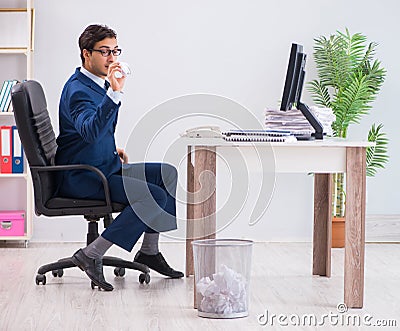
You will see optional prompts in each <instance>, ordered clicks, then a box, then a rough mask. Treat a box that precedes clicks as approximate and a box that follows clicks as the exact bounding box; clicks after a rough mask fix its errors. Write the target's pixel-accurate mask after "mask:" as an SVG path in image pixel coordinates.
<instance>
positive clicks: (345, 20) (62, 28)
mask: <svg viewBox="0 0 400 331" xmlns="http://www.w3.org/2000/svg"><path fill="white" fill-rule="evenodd" d="M35 8H36V35H35V40H36V44H35V48H36V49H35V74H34V76H35V78H36V79H37V80H39V81H40V82H41V83H42V84H43V85H44V88H45V92H46V95H47V99H48V106H49V110H50V112H51V117H52V120H53V123H54V126H55V129H56V131H58V128H57V120H58V116H57V108H58V99H59V96H60V92H61V89H62V86H63V84H64V82H65V81H66V80H67V78H68V77H69V76H70V75H71V74H72V73H73V71H74V69H75V67H77V66H79V65H80V58H79V49H78V44H77V40H78V37H79V35H80V33H81V32H82V31H83V30H84V28H85V27H86V26H87V25H88V24H91V23H105V24H107V25H109V26H110V27H112V28H113V29H115V30H116V31H117V33H118V41H119V45H120V46H121V48H122V49H123V54H122V55H121V57H120V59H121V60H124V61H127V62H129V63H130V64H131V66H132V69H133V72H134V74H133V77H129V81H128V82H127V84H126V89H125V96H124V97H125V100H124V103H123V107H122V109H121V112H120V115H119V125H118V128H117V131H118V132H117V140H118V143H119V144H120V145H121V146H124V145H125V144H126V143H127V139H128V136H129V134H130V132H131V129H132V128H133V127H134V126H135V124H137V123H138V121H139V119H140V118H141V117H142V116H143V115H144V114H146V113H147V112H148V111H150V110H151V109H152V108H154V107H155V106H157V105H159V104H161V103H163V102H165V101H166V100H169V99H172V98H176V97H178V96H182V95H188V94H194V93H209V94H214V95H219V96H223V97H226V98H228V99H232V100H233V101H235V102H237V103H239V104H241V105H243V106H244V107H246V108H247V109H249V110H250V111H251V112H252V113H253V114H254V116H255V117H256V118H258V119H259V120H260V121H262V120H263V110H264V109H265V107H267V106H269V107H276V106H277V104H278V101H279V100H280V98H281V94H282V89H283V82H284V77H285V73H286V67H287V60H288V52H289V47H290V44H291V42H298V43H301V44H303V45H304V48H305V51H306V52H307V53H308V55H309V57H308V59H309V60H308V64H307V76H306V80H311V79H313V78H315V76H316V74H315V68H314V63H313V60H312V47H313V38H316V37H318V36H319V35H328V34H330V33H333V32H335V31H336V30H337V29H340V30H343V29H344V28H345V27H348V28H349V29H350V32H352V33H355V32H361V33H363V34H365V35H367V36H368V38H369V40H371V41H377V42H378V43H379V47H378V50H377V57H378V58H379V59H380V60H381V61H382V64H383V66H384V67H385V68H386V69H387V72H388V74H387V79H386V82H385V84H384V86H383V88H382V92H381V93H380V95H379V97H378V99H377V100H376V102H375V103H374V105H373V110H372V114H371V115H370V116H367V117H366V118H364V119H363V121H362V124H361V125H360V126H356V127H352V128H351V129H350V131H351V135H352V136H354V137H357V138H365V136H366V133H367V131H368V128H369V126H370V124H371V123H373V122H378V123H380V122H382V123H384V125H385V130H386V132H387V133H388V135H389V138H390V146H389V149H390V163H389V164H388V166H387V167H386V169H385V170H383V171H380V172H379V174H378V175H377V176H376V177H375V178H373V179H368V182H367V186H368V198H367V199H368V200H367V213H369V214H400V207H399V204H398V201H397V200H398V196H399V195H398V193H397V187H398V185H396V184H397V183H398V182H399V174H398V171H397V169H399V168H400V159H399V155H398V154H397V153H396V151H398V150H399V148H400V142H399V138H398V130H397V129H396V127H397V125H398V122H399V115H398V109H397V100H398V90H397V89H398V87H399V83H398V77H400V66H399V65H398V56H399V55H398V53H399V46H398V42H397V40H398V23H396V22H397V12H398V10H397V9H398V2H397V1H396V0H384V1H381V2H380V3H379V4H378V3H377V2H376V1H372V0H353V1H345V0H336V1H318V0H304V1H295V0H291V1H264V0H253V1H244V0H240V1H232V0H221V1H211V0H204V1H184V0H169V1H137V0H134V1H121V0H116V1H105V0H86V1H77V0H69V1H59V0H58V1H57V0H56V1H46V0H35ZM303 99H304V100H305V101H308V102H309V103H310V104H311V102H310V98H309V96H308V93H307V92H304V97H303ZM199 121H200V122H201V120H199ZM199 121H197V120H196V119H194V118H193V123H185V125H186V124H189V125H187V126H195V125H197V124H198V123H199ZM203 121H204V119H203ZM176 133H178V132H173V134H174V135H175V134H176ZM130 147H132V146H130ZM156 151H157V148H156ZM130 153H131V156H132V158H134V150H133V152H132V151H130ZM163 153H164V151H163V150H162V147H160V150H159V155H160V156H162V155H163ZM132 154H133V155H132ZM156 154H157V153H156ZM180 170H182V177H184V170H185V167H184V166H183V167H182V166H181V167H180ZM254 176H255V177H253V179H251V180H255V181H256V180H257V174H254ZM181 180H182V181H184V178H183V179H181ZM312 183H313V181H312V177H311V176H307V175H303V176H302V175H282V176H279V177H277V180H276V190H275V194H274V196H273V199H272V201H271V204H270V206H269V208H268V210H267V212H266V213H265V215H264V217H263V219H262V220H261V221H260V222H259V223H257V224H256V225H254V226H252V227H250V226H248V224H247V219H248V217H249V213H250V211H249V210H248V209H247V208H244V210H243V213H242V214H241V215H240V217H239V218H238V219H237V220H235V221H234V222H233V223H232V224H231V225H230V226H228V227H227V228H226V229H225V230H223V231H222V232H221V233H220V234H219V236H220V237H223V236H231V237H249V238H253V239H257V240H263V239H264V240H311V233H312V199H311V197H312ZM182 186H184V182H183V183H182ZM288 206H289V207H288ZM178 211H179V215H180V217H184V213H185V209H184V206H183V205H180V206H179V209H178ZM85 227H86V224H85V223H84V222H82V221H81V219H80V218H59V219H48V218H46V217H39V218H35V220H34V237H33V240H37V241H42V240H84V236H83V233H84V231H85ZM183 234H184V229H182V227H181V230H180V231H177V232H176V233H172V234H170V235H172V236H174V237H175V238H177V237H182V236H183Z"/></svg>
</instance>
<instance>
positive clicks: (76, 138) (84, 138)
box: [56, 68, 121, 198]
mask: <svg viewBox="0 0 400 331" xmlns="http://www.w3.org/2000/svg"><path fill="white" fill-rule="evenodd" d="M119 107H120V104H118V105H116V104H115V103H114V102H113V101H112V100H111V99H110V98H109V97H108V96H107V95H106V91H105V90H104V89H102V88H101V87H100V86H99V85H98V84H96V83H95V82H94V81H92V80H91V79H90V78H88V77H86V76H85V75H84V74H82V73H81V72H80V70H79V68H77V69H76V71H75V73H74V74H73V75H72V76H71V77H70V78H69V80H68V81H67V82H66V83H65V85H64V88H63V90H62V94H61V99H60V105H59V123H60V127H59V131H60V133H59V136H58V137H57V144H58V149H57V153H56V164H79V163H83V164H89V165H93V166H95V167H96V168H99V169H100V170H101V171H102V172H103V173H104V175H105V176H106V177H107V178H108V177H109V176H111V175H113V174H117V173H120V171H121V161H120V158H119V156H118V153H117V150H116V146H115V138H114V132H115V126H116V124H117V118H118V111H119ZM58 180H59V183H60V185H59V192H60V193H61V194H63V195H66V196H71V197H76V198H90V197H91V196H93V195H95V194H96V193H98V192H99V191H100V190H101V189H102V184H101V181H100V179H99V177H98V176H97V175H96V174H94V173H89V172H88V171H65V172H63V173H61V174H59V178H58Z"/></svg>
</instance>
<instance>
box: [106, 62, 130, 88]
mask: <svg viewBox="0 0 400 331" xmlns="http://www.w3.org/2000/svg"><path fill="white" fill-rule="evenodd" d="M117 71H118V72H121V67H120V65H119V62H113V63H111V64H110V65H109V66H108V74H107V78H108V81H109V82H110V86H111V88H112V90H113V91H122V89H123V88H124V85H125V79H126V77H125V76H122V77H121V78H115V73H116V72H117Z"/></svg>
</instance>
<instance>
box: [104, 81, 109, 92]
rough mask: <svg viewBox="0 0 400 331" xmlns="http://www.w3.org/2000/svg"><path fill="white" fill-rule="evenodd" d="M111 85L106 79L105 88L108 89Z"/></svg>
mask: <svg viewBox="0 0 400 331" xmlns="http://www.w3.org/2000/svg"><path fill="white" fill-rule="evenodd" d="M109 87H110V82H109V81H108V80H105V81H104V89H105V90H106V91H107V90H108V88H109Z"/></svg>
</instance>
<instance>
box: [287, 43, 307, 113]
mask: <svg viewBox="0 0 400 331" xmlns="http://www.w3.org/2000/svg"><path fill="white" fill-rule="evenodd" d="M304 65H305V54H304V53H303V46H302V45H298V44H294V43H293V44H292V48H291V50H290V56H289V63H288V68H287V71H286V80H285V86H284V88H283V96H282V103H281V110H289V109H291V108H292V106H293V104H296V105H297V103H298V102H299V101H300V96H301V91H300V89H301V88H302V85H303V84H302V82H301V78H302V79H303V80H304Z"/></svg>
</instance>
